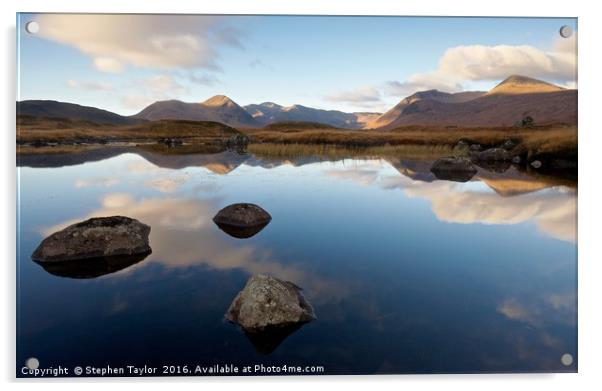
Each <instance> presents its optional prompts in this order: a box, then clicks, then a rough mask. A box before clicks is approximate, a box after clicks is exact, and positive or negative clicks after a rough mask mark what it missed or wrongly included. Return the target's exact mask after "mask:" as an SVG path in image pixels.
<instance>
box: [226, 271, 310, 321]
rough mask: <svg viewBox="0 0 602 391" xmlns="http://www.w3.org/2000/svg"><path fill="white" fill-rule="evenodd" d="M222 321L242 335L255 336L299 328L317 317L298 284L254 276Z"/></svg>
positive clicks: (263, 275) (261, 275)
mask: <svg viewBox="0 0 602 391" xmlns="http://www.w3.org/2000/svg"><path fill="white" fill-rule="evenodd" d="M225 318H226V320H228V321H230V322H232V323H236V324H239V325H240V326H241V327H242V328H243V330H244V331H245V332H251V333H258V332H266V331H270V330H273V329H278V328H289V327H291V326H298V325H302V324H304V323H307V322H310V321H312V320H314V319H316V315H315V313H314V309H313V307H312V306H311V304H309V302H308V301H307V300H306V299H305V297H304V296H303V294H302V293H301V288H299V287H298V286H297V285H295V284H293V283H292V282H290V281H282V280H279V279H277V278H274V277H271V276H268V275H265V274H256V275H254V276H252V277H251V278H249V280H248V281H247V284H246V285H245V287H244V289H243V290H242V291H240V292H239V293H238V295H236V297H235V298H234V300H233V301H232V304H230V308H228V310H227V311H226V314H225Z"/></svg>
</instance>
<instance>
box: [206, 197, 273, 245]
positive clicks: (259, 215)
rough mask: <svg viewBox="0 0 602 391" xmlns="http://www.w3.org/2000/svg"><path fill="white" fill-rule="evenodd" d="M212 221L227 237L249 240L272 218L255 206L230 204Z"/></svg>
mask: <svg viewBox="0 0 602 391" xmlns="http://www.w3.org/2000/svg"><path fill="white" fill-rule="evenodd" d="M213 221H214V222H215V224H217V226H218V227H219V228H220V229H221V230H222V231H224V232H226V233H227V234H228V235H230V236H233V237H235V238H239V239H244V238H250V237H251V236H253V235H255V234H257V233H258V232H259V231H261V230H262V229H263V228H264V227H265V226H266V225H268V223H269V222H270V221H272V216H270V214H269V213H268V212H266V211H265V210H264V209H263V208H261V207H260V206H258V205H255V204H247V203H240V204H232V205H229V206H226V207H225V208H223V209H222V210H220V211H219V212H218V213H217V214H216V215H215V217H213Z"/></svg>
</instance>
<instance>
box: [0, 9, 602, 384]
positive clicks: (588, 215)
mask: <svg viewBox="0 0 602 391" xmlns="http://www.w3.org/2000/svg"><path fill="white" fill-rule="evenodd" d="M595 4H596V3H595V2H594V1H585V0H583V1H582V0H572V1H567V0H565V1H556V0H554V1H550V0H548V1H545V2H528V1H525V0H504V1H498V2H486V1H482V0H481V1H469V0H454V1H434V0H430V1H429V0H406V1H401V0H397V1H393V0H389V1H386V0H364V1H358V0H322V1H318V0H313V1H312V0H281V1H278V0H219V1H211V2H208V1H198V0H197V1H193V0H189V1H185V0H156V1H150V0H127V1H124V0H103V1H101V2H83V1H81V0H79V1H76V0H53V1H43V0H35V1H34V0H20V1H19V2H18V3H17V4H14V3H9V2H8V1H4V2H2V11H3V12H2V14H1V15H2V24H3V26H2V27H3V29H2V44H3V49H4V50H3V53H2V54H3V56H2V58H3V60H2V61H1V66H2V75H3V77H4V83H3V84H2V85H3V86H4V91H3V93H2V94H1V96H2V105H1V106H0V107H1V109H2V118H3V120H4V122H3V124H4V127H3V129H2V135H3V137H4V138H3V140H2V147H3V154H2V159H1V161H2V171H1V173H2V183H3V185H4V186H3V188H4V191H3V192H2V203H1V204H2V216H3V224H2V227H1V232H0V241H1V242H0V248H2V249H3V250H4V255H5V256H4V257H3V259H1V260H0V264H1V265H2V272H1V273H0V275H1V277H2V282H1V283H0V285H1V286H2V288H1V289H2V292H3V295H2V296H3V297H2V302H1V303H2V314H3V316H2V319H3V320H2V321H1V322H0V328H1V330H2V333H1V336H2V338H3V341H2V343H1V344H0V346H2V347H3V349H2V350H3V351H2V353H1V355H0V371H1V378H2V380H3V382H6V383H8V384H7V385H8V387H9V388H10V389H12V388H13V387H15V386H17V385H20V386H23V387H25V388H34V387H36V386H37V387H44V388H45V389H48V388H49V389H60V390H64V389H65V388H71V389H72V388H75V387H77V388H80V387H81V386H85V387H91V388H93V389H101V388H102V389H104V388H105V387H107V386H108V384H105V383H107V381H106V380H107V379H100V380H94V381H90V380H88V381H86V380H84V379H80V380H62V381H50V382H44V383H43V384H42V382H39V383H41V384H39V385H38V384H36V383H38V382H32V381H15V380H14V379H13V377H14V368H15V363H14V361H15V341H14V338H15V335H14V332H15V325H14V320H15V266H14V264H15V181H16V176H15V172H16V170H15V143H14V139H15V133H14V132H15V130H14V118H15V96H16V82H15V69H16V67H15V50H16V49H15V27H14V26H15V13H16V12H17V11H21V12H130V13H225V14H345V15H437V16H563V17H578V18H579V155H580V156H579V160H580V161H579V182H580V183H579V374H566V375H564V374H563V375H459V376H458V375H453V376H449V375H443V376H440V375H437V376H350V377H340V376H328V377H295V378H286V377H285V378H283V377H278V378H244V379H239V378H186V379H173V378H162V379H139V380H132V379H128V380H124V381H122V382H119V381H117V380H110V382H111V384H110V387H124V388H125V387H137V385H134V384H132V383H146V384H145V385H144V386H143V387H145V388H147V387H148V389H150V390H155V389H157V390H162V389H163V388H165V387H166V383H171V382H174V383H176V384H177V387H180V386H182V387H191V388H193V387H194V388H195V389H198V388H199V387H211V388H220V389H223V388H226V389H229V388H241V387H244V388H245V389H246V388H251V389H262V390H265V389H271V388H278V389H282V388H287V389H292V390H295V389H306V388H307V387H316V386H320V384H318V383H323V384H322V385H325V386H328V387H337V388H338V387H341V388H343V387H344V388H351V389H363V388H365V387H367V386H377V387H395V388H399V387H407V388H412V389H414V388H416V387H420V388H424V389H437V390H438V389H441V388H442V387H445V388H446V389H462V390H472V389H475V390H482V389H483V388H484V387H486V388H487V390H488V391H490V390H491V391H492V390H504V391H506V390H507V389H508V388H515V387H517V388H518V389H520V388H522V387H525V386H529V387H537V388H543V387H545V388H546V390H556V389H558V390H567V389H579V388H581V387H583V388H593V385H594V384H598V386H599V384H602V382H601V381H600V379H599V377H600V375H599V373H600V371H601V369H600V368H601V364H602V363H601V360H600V359H599V354H598V351H597V348H598V347H600V346H602V345H601V344H600V333H601V331H602V325H601V322H600V303H599V298H602V293H601V292H600V285H602V282H601V281H599V279H600V278H602V273H600V271H601V267H600V265H601V263H602V253H601V251H600V247H599V246H596V244H597V242H599V241H600V239H599V238H598V235H597V233H598V230H597V226H598V224H599V223H600V207H599V202H600V201H599V200H601V199H602V194H601V192H600V185H599V183H598V180H599V177H600V174H599V172H598V170H599V169H600V167H602V166H601V164H600V161H599V160H598V159H599V158H600V155H602V152H601V151H600V147H601V146H602V126H601V124H600V116H601V109H600V105H601V103H600V98H599V95H600V89H601V88H602V83H601V80H600V70H602V64H601V62H600V48H599V38H600V37H602V31H601V26H602V20H601V19H600V18H601V17H602V15H601V14H600V13H597V12H596V10H595V8H596V7H595ZM83 382H85V383H86V384H85V385H84V384H82V383H83ZM116 383H121V384H116ZM339 384H340V386H339Z"/></svg>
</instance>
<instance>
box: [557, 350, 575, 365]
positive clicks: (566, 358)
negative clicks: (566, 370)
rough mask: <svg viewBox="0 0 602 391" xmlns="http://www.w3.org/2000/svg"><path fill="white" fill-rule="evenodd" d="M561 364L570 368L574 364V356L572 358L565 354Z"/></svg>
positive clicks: (561, 358)
mask: <svg viewBox="0 0 602 391" xmlns="http://www.w3.org/2000/svg"><path fill="white" fill-rule="evenodd" d="M560 362H561V363H562V365H564V366H565V367H568V366H569V365H571V364H572V363H573V356H571V355H570V354H568V353H565V354H563V355H562V357H560Z"/></svg>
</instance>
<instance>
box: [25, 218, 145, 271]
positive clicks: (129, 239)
mask: <svg viewBox="0 0 602 391" xmlns="http://www.w3.org/2000/svg"><path fill="white" fill-rule="evenodd" d="M149 233H150V227H149V226H148V225H146V224H142V223H141V222H139V221H138V220H135V219H131V218H129V217H123V216H112V217H94V218H91V219H88V220H86V221H83V222H81V223H76V224H73V225H70V226H68V227H67V228H65V229H63V230H62V231H58V232H55V233H53V234H52V235H50V236H49V237H47V238H46V239H44V240H43V241H42V243H40V245H39V246H38V248H36V250H35V251H34V252H33V254H32V255H31V258H32V259H33V260H34V261H36V262H38V263H40V264H42V263H50V262H66V261H82V260H90V259H96V260H98V259H99V258H106V257H115V256H132V255H148V254H149V253H150V252H151V248H150V246H149V245H148V234H149Z"/></svg>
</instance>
